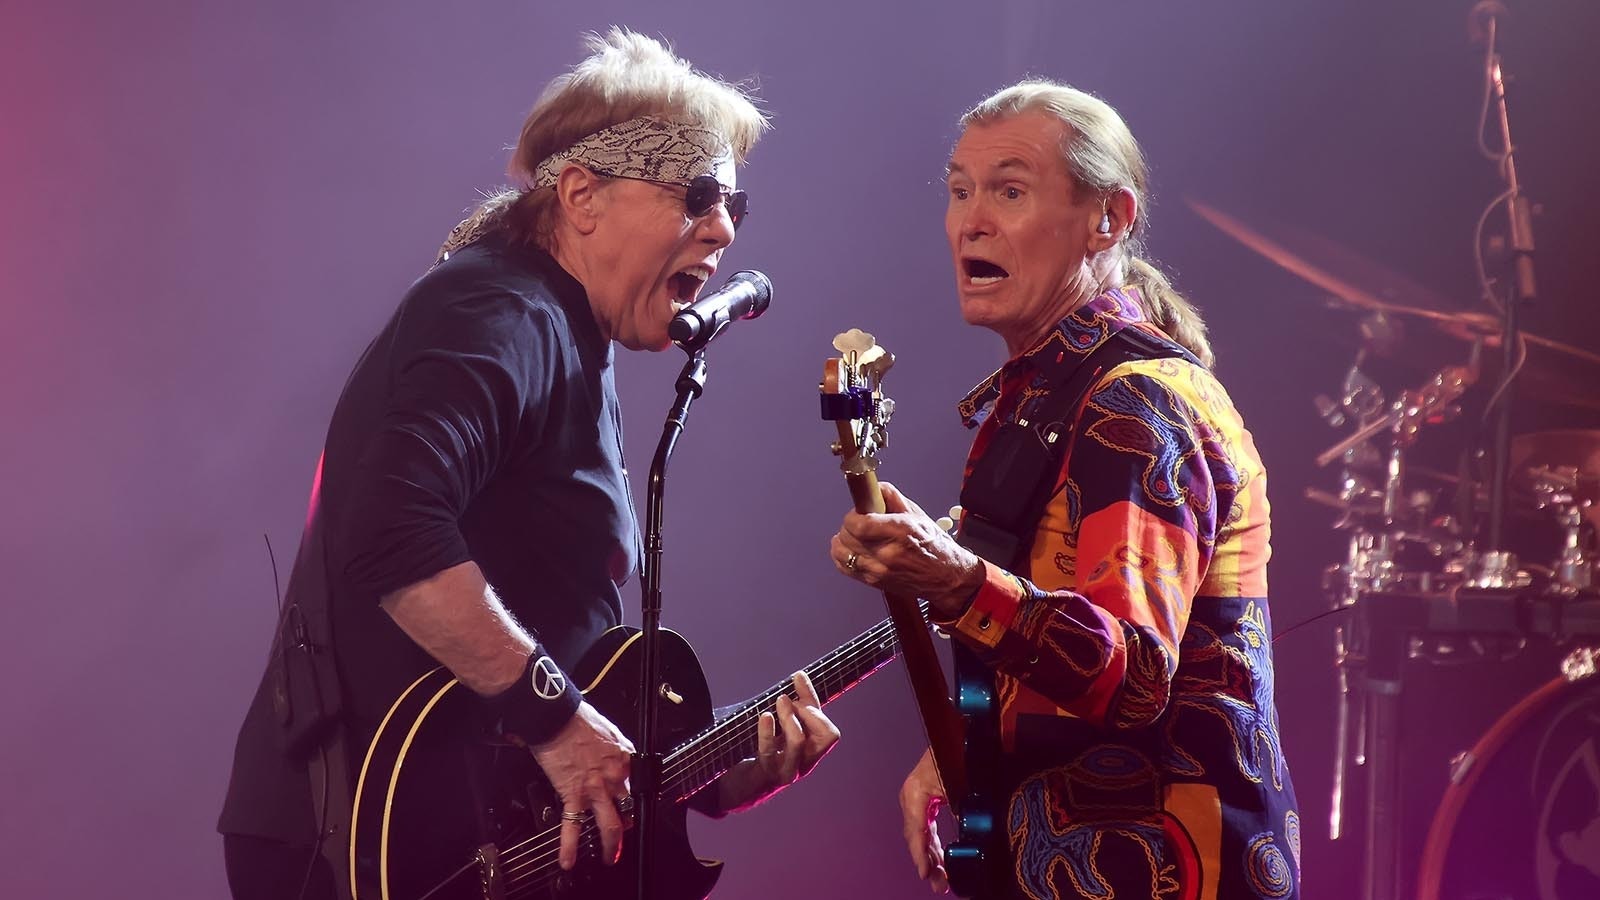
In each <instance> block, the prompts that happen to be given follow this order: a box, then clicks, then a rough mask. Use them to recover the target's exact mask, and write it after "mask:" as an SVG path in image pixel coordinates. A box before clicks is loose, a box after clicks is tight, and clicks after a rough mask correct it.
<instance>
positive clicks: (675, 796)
mask: <svg viewBox="0 0 1600 900" xmlns="http://www.w3.org/2000/svg"><path fill="white" fill-rule="evenodd" d="M925 609H926V604H924V611H925ZM899 655H900V641H899V639H898V638H897V637H896V636H895V629H894V623H893V622H892V621H890V620H888V619H885V620H883V621H882V622H879V623H878V624H876V625H874V626H872V627H871V628H869V629H867V630H866V631H864V632H862V633H861V634H859V635H857V636H856V637H855V638H853V639H851V640H850V641H849V642H847V643H845V644H844V645H843V646H840V647H839V648H837V649H835V650H834V651H833V652H831V653H829V654H827V655H826V656H823V657H822V658H821V659H818V660H817V661H816V662H813V663H812V664H811V665H809V666H806V667H805V669H804V671H805V673H806V675H807V677H809V678H810V679H811V684H812V686H813V687H815V688H816V689H817V697H818V699H820V700H821V701H822V702H823V703H824V704H827V703H832V702H833V701H834V700H836V699H838V698H839V697H840V696H842V695H843V694H844V692H845V691H848V690H850V689H851V688H853V687H855V686H856V685H857V684H860V683H861V680H862V679H864V678H866V677H867V676H868V675H871V674H872V673H873V672H876V671H878V670H879V669H881V668H883V667H884V666H885V665H887V664H888V663H889V662H890V661H892V660H893V659H894V658H895V657H896V656H899ZM780 694H786V695H788V697H789V699H791V700H796V699H798V698H797V697H796V696H795V693H794V684H793V683H792V682H791V681H789V680H788V679H785V680H783V681H780V682H778V683H777V684H774V685H773V686H772V687H769V688H767V689H766V690H765V691H763V692H761V693H760V694H758V695H756V696H754V697H752V698H750V699H749V700H746V701H745V702H744V703H742V704H740V705H739V707H738V708H737V709H736V710H734V712H733V713H732V714H730V715H728V716H727V717H726V718H724V719H722V720H721V721H719V722H717V723H716V724H714V725H712V726H711V727H710V728H707V729H706V730H705V731H702V732H701V733H699V734H697V735H695V736H694V737H692V738H690V739H689V740H687V741H684V742H683V743H681V744H679V745H678V746H677V747H676V748H675V749H673V750H672V752H670V753H668V754H667V756H666V758H665V759H664V760H663V766H662V780H661V796H662V798H663V799H664V800H667V801H669V802H677V801H681V800H685V799H687V798H689V797H690V796H691V795H693V794H695V793H696V792H698V791H699V790H700V789H702V788H704V787H705V786H706V785H708V784H710V783H711V782H713V781H715V780H717V778H718V777H719V776H721V775H722V773H724V772H726V771H728V770H729V769H731V768H733V765H734V764H735V763H737V762H739V761H740V760H743V759H748V758H750V757H752V756H755V755H756V747H757V728H758V727H759V726H760V724H761V714H762V713H764V712H771V711H772V710H773V709H774V707H775V706H776V704H777V702H778V696H779V695H780Z"/></svg>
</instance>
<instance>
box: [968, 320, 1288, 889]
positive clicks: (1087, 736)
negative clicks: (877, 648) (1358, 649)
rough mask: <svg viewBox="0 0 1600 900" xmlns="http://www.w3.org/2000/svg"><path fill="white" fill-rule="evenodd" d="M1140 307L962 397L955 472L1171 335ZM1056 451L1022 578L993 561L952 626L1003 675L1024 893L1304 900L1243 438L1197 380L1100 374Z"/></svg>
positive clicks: (1184, 363)
mask: <svg viewBox="0 0 1600 900" xmlns="http://www.w3.org/2000/svg"><path fill="white" fill-rule="evenodd" d="M1135 292H1136V289H1135V288H1127V289H1114V290H1111V291H1108V292H1106V293H1104V294H1102V295H1100V296H1099V297H1096V298H1095V299H1094V300H1092V301H1090V302H1089V303H1087V304H1085V305H1084V306H1082V307H1080V308H1078V309H1077V310H1075V311H1074V312H1073V313H1072V314H1071V315H1069V316H1067V317H1066V318H1065V319H1063V320H1062V321H1061V323H1060V324H1059V325H1058V326H1057V327H1056V329H1055V330H1054V331H1052V332H1051V333H1050V334H1049V335H1048V336H1047V337H1046V338H1045V339H1044V340H1043V341H1041V342H1040V343H1039V344H1038V345H1037V346H1036V347H1035V348H1034V349H1033V350H1031V351H1029V352H1027V353H1025V354H1023V355H1022V356H1020V357H1018V358H1016V359H1013V360H1012V361H1010V362H1008V363H1007V364H1006V366H1005V367H1004V368H1002V369H1001V370H1000V371H998V372H996V373H995V374H994V375H993V376H991V377H990V378H989V379H988V380H986V381H984V382H983V383H982V384H980V385H979V386H978V387H977V388H975V389H974V390H973V391H972V393H971V394H969V395H968V396H967V398H966V399H965V400H964V401H962V403H961V405H960V411H961V413H962V416H963V419H964V420H965V421H966V423H967V425H968V427H976V428H978V433H977V436H976V438H975V440H974V442H973V447H972V452H971V455H970V456H969V459H968V466H967V472H968V474H969V475H970V474H971V472H972V467H973V465H974V464H975V463H976V462H977V460H979V459H980V458H982V455H983V453H984V451H985V449H986V447H987V446H988V444H989V441H990V440H991V438H992V437H993V435H994V432H995V430H996V429H997V428H998V427H999V424H1000V423H1002V422H1017V421H1018V420H1019V419H1023V420H1030V421H1031V420H1032V418H1033V416H1032V415H1030V410H1033V409H1037V408H1038V406H1039V404H1040V401H1041V400H1042V398H1043V397H1044V396H1046V395H1047V394H1048V392H1049V390H1050V385H1051V384H1062V383H1064V382H1065V381H1066V377H1065V376H1066V375H1069V374H1070V372H1071V371H1072V370H1073V369H1075V368H1076V367H1077V366H1078V365H1079V364H1080V363H1081V362H1082V361H1083V360H1084V358H1085V357H1086V356H1087V355H1088V354H1089V353H1090V352H1092V351H1093V350H1094V349H1095V348H1097V347H1099V346H1100V344H1101V343H1102V342H1104V341H1105V340H1106V338H1108V337H1109V336H1110V335H1112V334H1113V333H1115V332H1116V331H1119V330H1121V329H1122V328H1127V327H1136V328H1141V329H1144V330H1146V331H1148V332H1150V333H1152V334H1155V335H1157V336H1161V337H1165V336H1164V335H1161V333H1160V332H1159V331H1158V330H1156V329H1155V327H1154V326H1153V325H1151V324H1150V323H1149V322H1147V321H1146V320H1145V317H1144V315H1143V313H1142V311H1141V308H1140V304H1139V299H1138V296H1137V294H1136V293H1135ZM1037 424H1038V423H1035V427H1037ZM1067 439H1068V440H1070V442H1071V443H1070V444H1069V445H1068V446H1069V449H1068V457H1067V462H1066V465H1065V467H1064V471H1063V472H1062V474H1061V477H1060V479H1059V480H1058V482H1057V489H1056V492H1055V493H1054V495H1053V496H1052V497H1051V499H1050V502H1049V505H1048V507H1047V508H1046V510H1045V513H1044V516H1043V518H1042V520H1041V521H1040V522H1039V526H1038V530H1037V533H1036V534H1035V536H1034V540H1033V545H1032V548H1031V553H1030V558H1029V561H1028V564H1027V571H1026V572H1025V573H1017V574H1012V573H1010V572H1007V571H1006V570H1005V569H1003V568H1002V567H1000V566H998V565H995V564H993V563H988V564H987V569H988V571H987V578H986V582H985V584H984V585H983V587H981V588H980V589H979V590H978V592H977V594H976V595H975V597H974V598H973V601H972V603H971V605H970V607H969V608H968V609H967V611H966V612H965V613H964V614H963V615H962V616H961V617H960V618H959V619H957V620H955V621H953V622H950V623H944V624H945V625H946V627H947V629H948V630H949V631H951V632H952V633H953V634H954V635H956V636H957V637H958V638H959V639H960V640H962V642H963V643H964V644H966V645H967V646H968V647H971V648H972V649H974V650H975V651H976V652H977V654H978V656H979V658H980V659H982V661H983V662H984V663H985V664H986V665H987V666H989V667H990V668H991V669H992V670H993V671H994V674H995V687H996V693H997V695H998V697H999V701H1000V716H999V718H1000V722H1001V735H1000V737H1001V745H1002V748H1003V753H1002V756H1003V758H1004V759H1005V760H1006V767H1007V768H1008V769H1009V770H1011V771H1008V772H1006V773H997V774H999V775H1000V777H1002V778H1003V779H1004V783H1005V784H1006V786H1007V787H1008V788H1014V789H1013V790H1011V791H1010V800H1009V804H1008V808H1007V809H1005V810H1003V811H999V810H997V812H998V813H1001V814H1002V816H1003V820H1004V821H1005V823H1006V825H1007V831H1008V833H1009V837H1010V846H1011V851H1012V852H1011V857H1012V862H1013V865H1014V868H1015V875H1016V891H1017V896H1023V897H1029V898H1037V900H1046V898H1055V897H1094V898H1099V900H1112V898H1140V900H1143V898H1163V900H1171V898H1182V900H1189V898H1203V900H1212V898H1219V897H1220V898H1230V900H1231V898H1282V897H1295V896H1297V895H1298V891H1299V858H1300V823H1299V818H1298V813H1297V811H1296V807H1295V800H1294V790H1293V787H1292V785H1291V783H1290V780H1289V773H1288V770H1287V769H1286V767H1285V765H1284V760H1283V754H1282V750H1281V747H1280V745H1279V740H1278V716H1277V710H1276V707H1275V705H1274V701H1273V690H1272V653H1271V650H1272V645H1271V624H1270V623H1271V619H1270V616H1269V614H1268V609H1267V578H1266V565H1267V558H1268V556H1269V554H1270V548H1269V543H1268V541H1269V537H1270V532H1271V526H1270V522H1269V515H1268V506H1267V494H1266V471H1265V469H1264V468H1263V466H1262V463H1261V459H1260V457H1259V456H1258V455H1257V453H1256V448H1255V444H1254V442H1253V441H1252V439H1251V437H1250V432H1249V431H1247V430H1245V427H1244V423H1243V421H1242V420H1241V419H1240V416H1239V413H1238V412H1237V411H1236V410H1235V409H1234V406H1233V402H1232V400H1231V399H1229V397H1228V394H1227V392H1226V391H1224V390H1223V388H1222V386H1221V385H1220V384H1219V383H1218V382H1217V381H1216V379H1215V378H1213V377H1212V375H1211V373H1210V372H1209V371H1208V370H1207V369H1205V368H1203V367H1202V366H1199V365H1197V364H1195V363H1193V362H1190V361H1188V360H1186V359H1159V360H1140V361H1135V362H1128V363H1123V364H1121V365H1118V366H1116V367H1115V368H1113V369H1112V370H1111V371H1109V372H1107V373H1105V374H1104V375H1102V376H1101V377H1100V378H1099V380H1098V381H1097V382H1096V384H1095V385H1094V387H1093V388H1092V389H1091V390H1090V392H1089V394H1088V397H1087V399H1086V401H1085V403H1084V405H1083V408H1082V411H1081V413H1080V414H1079V415H1078V417H1077V424H1076V427H1075V428H1072V429H1070V430H1069V432H1068V438H1067ZM1023 575H1025V576H1026V577H1021V576H1023ZM975 774H976V773H975Z"/></svg>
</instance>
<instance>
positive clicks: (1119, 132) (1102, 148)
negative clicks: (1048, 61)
mask: <svg viewBox="0 0 1600 900" xmlns="http://www.w3.org/2000/svg"><path fill="white" fill-rule="evenodd" d="M1028 112H1042V113H1046V114H1049V115H1052V116H1055V117H1056V118H1057V119H1060V120H1061V121H1062V122H1063V123H1064V124H1065V125H1066V126H1067V137H1066V140H1065V142H1064V143H1063V146H1062V148H1061V153H1062V158H1063V160H1064V161H1065V162H1066V164H1067V172H1068V173H1069V174H1070V175H1071V176H1072V180H1073V183H1074V184H1075V185H1077V186H1079V187H1081V188H1083V189H1085V190H1090V191H1093V192H1095V193H1096V194H1099V195H1102V196H1104V195H1106V194H1109V193H1112V192H1114V191H1118V190H1121V189H1123V188H1126V189H1128V190H1130V191H1132V192H1133V196H1134V199H1135V200H1136V201H1137V202H1138V209H1139V212H1138V215H1137V216H1136V217H1135V219H1134V221H1133V223H1132V225H1131V226H1130V227H1129V228H1128V231H1127V234H1126V236H1125V237H1124V238H1123V241H1122V252H1123V261H1124V263H1125V264H1126V266H1127V273H1126V276H1125V277H1126V278H1127V285H1128V286H1129V287H1137V288H1138V289H1139V296H1140V297H1141V298H1142V300H1143V305H1144V312H1145V315H1146V316H1148V317H1149V318H1150V320H1151V321H1152V322H1154V323H1155V324H1156V326H1157V327H1159V328H1160V329H1161V330H1162V331H1164V332H1166V333H1167V335H1168V336H1169V337H1171V338H1172V339H1173V340H1174V341H1177V342H1178V343H1179V344H1180V345H1182V346H1183V347H1184V349H1186V350H1188V351H1189V352H1190V353H1193V354H1194V355H1195V356H1196V357H1197V358H1198V359H1199V360H1200V361H1201V362H1202V363H1204V364H1205V365H1206V366H1207V367H1209V366H1211V365H1212V363H1213V362H1215V357H1214V356H1213V354H1212V352H1211V343H1210V342H1209V341H1208V340H1207V339H1206V323H1205V321H1204V320H1203V319H1201V318H1200V313H1199V311H1198V310H1197V309H1195V307H1194V305H1193V304H1191V303H1190V302H1189V301H1188V300H1187V299H1185V298H1184V296H1183V295H1182V294H1179V293H1178V292H1177V290H1175V289H1174V288H1173V286H1172V282H1171V281H1169V280H1168V278H1167V276H1166V275H1165V274H1163V273H1162V272H1161V270H1160V269H1158V268H1156V267H1155V266H1154V265H1153V264H1152V263H1150V262H1149V261H1148V260H1146V259H1144V258H1143V257H1144V254H1145V249H1144V240H1143V237H1144V233H1145V210H1146V209H1148V208H1149V197H1150V184H1149V182H1150V172H1149V169H1148V167H1147V166H1146V165H1145V161H1144V153H1143V151H1141V150H1140V149H1139V143H1138V142H1137V141H1135V140H1134V139H1133V133H1132V132H1130V131H1129V130H1128V125H1127V123H1125V122H1123V121H1122V117H1121V116H1119V115H1117V111H1116V110H1115V109H1112V108H1111V105H1110V104H1108V103H1106V102H1105V101H1104V100H1101V99H1100V98H1098V97H1095V96H1094V95H1092V94H1088V93H1085V92H1083V91H1080V90H1078V89H1077V88H1074V87H1070V86H1068V85H1065V84H1061V83H1059V82H1055V81H1050V80H1047V79H1029V80H1027V81H1023V82H1020V83H1018V84H1014V85H1012V86H1011V87H1008V88H1005V89H1004V90H1001V91H999V92H998V93H995V94H993V95H992V96H990V97H988V98H987V99H985V100H984V101H983V102H982V103H979V104H978V105H977V106H974V107H973V108H972V109H970V110H968V111H967V114H966V115H964V116H962V117H961V127H962V128H963V129H965V128H968V127H970V126H972V125H982V124H988V123H993V122H997V121H1000V120H1002V119H1008V118H1010V117H1012V116H1016V115H1020V114H1022V113H1028Z"/></svg>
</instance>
